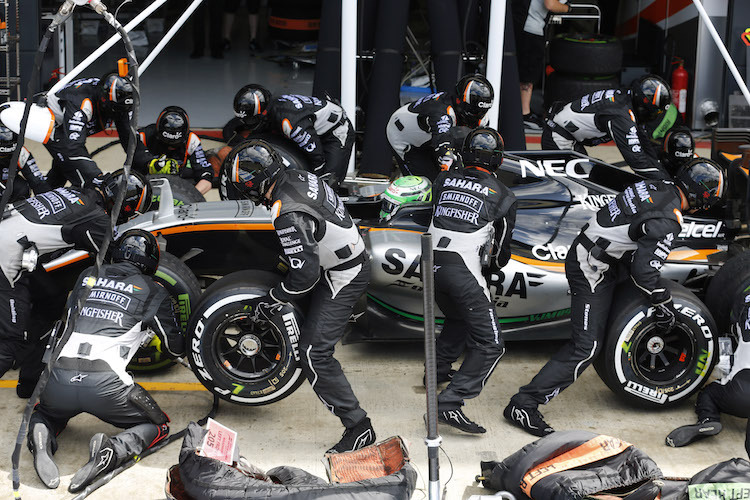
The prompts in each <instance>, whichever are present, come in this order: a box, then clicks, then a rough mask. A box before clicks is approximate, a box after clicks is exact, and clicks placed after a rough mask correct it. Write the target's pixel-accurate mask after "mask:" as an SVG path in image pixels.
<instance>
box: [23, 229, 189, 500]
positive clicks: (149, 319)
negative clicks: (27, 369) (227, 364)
mask: <svg viewBox="0 0 750 500" xmlns="http://www.w3.org/2000/svg"><path fill="white" fill-rule="evenodd" d="M111 260H112V263H111V264H106V265H104V266H102V268H101V271H100V273H99V277H98V279H97V280H96V282H95V283H88V282H89V280H92V281H93V280H94V267H89V268H88V269H86V270H85V271H83V273H81V275H80V276H79V278H78V281H77V282H76V287H75V288H74V289H73V292H72V293H71V294H70V297H69V298H68V305H67V306H68V319H67V321H68V322H70V321H72V319H71V316H73V315H76V317H77V319H76V320H75V323H74V324H75V326H74V328H75V329H74V330H73V332H72V333H71V335H70V337H69V338H68V340H67V342H66V343H65V345H64V346H63V347H62V350H61V351H60V355H59V357H58V358H57V360H56V361H55V364H54V367H53V368H52V372H51V375H50V379H49V381H48V383H47V385H46V387H45V389H44V392H42V395H41V398H40V403H39V405H38V406H37V407H36V408H35V410H34V413H33V414H32V416H31V420H30V422H29V435H28V446H29V450H31V453H32V454H33V455H34V468H35V469H36V472H37V474H38V475H39V478H40V479H41V480H42V482H43V483H44V484H45V486H47V487H48V488H57V486H58V485H59V484H60V475H59V472H58V469H57V465H56V464H55V462H54V460H53V459H52V455H53V454H54V453H55V452H56V451H57V436H58V435H59V434H60V432H62V430H63V429H64V428H65V426H66V425H67V424H68V421H69V420H70V419H71V418H73V417H75V416H76V415H78V414H80V413H89V414H91V415H94V416H95V417H97V418H99V419H101V420H103V421H105V422H107V423H110V424H112V425H115V426H117V427H120V428H121V429H126V430H125V431H123V432H121V433H119V434H117V435H116V436H113V437H111V438H110V437H107V435H106V434H103V433H97V434H95V435H94V436H93V437H92V438H91V442H90V443H89V458H90V460H89V462H88V463H87V464H86V465H84V466H83V467H82V468H81V469H79V470H78V472H76V473H75V475H74V476H73V479H71V481H70V486H69V488H68V490H69V491H70V492H71V493H76V492H78V491H81V490H82V489H83V488H84V487H86V486H87V485H88V484H90V483H91V482H92V481H93V480H94V479H95V478H96V477H98V476H100V475H102V474H106V473H107V472H109V471H111V470H112V469H114V468H115V467H117V466H118V465H119V464H121V463H122V462H124V461H125V460H127V459H129V458H131V457H132V456H134V455H138V454H140V453H142V452H143V451H144V450H146V449H148V448H150V447H152V446H154V445H155V444H156V443H158V442H159V441H161V440H162V439H164V438H165V437H166V436H167V434H168V433H169V426H168V425H167V422H169V417H167V415H166V413H164V412H163V411H162V410H161V408H159V405H158V404H157V403H156V401H154V399H153V398H152V397H151V395H150V394H149V393H148V392H147V391H146V390H145V389H144V388H143V387H141V386H140V385H138V384H136V383H134V382H133V378H132V377H131V376H130V374H129V373H128V372H127V371H126V366H127V364H128V363H129V362H130V359H131V358H132V357H133V356H134V355H135V353H136V352H137V351H138V348H139V347H140V346H141V345H143V344H144V343H148V341H149V340H151V337H152V336H153V335H152V332H153V334H155V335H157V336H158V337H159V339H160V340H161V341H162V346H164V348H165V351H166V354H167V355H168V356H171V357H174V358H177V357H180V356H182V355H184V353H185V340H184V337H183V335H182V333H181V332H180V329H179V327H178V326H177V322H176V320H175V315H174V309H173V306H172V299H171V298H170V296H169V294H168V293H167V291H166V290H165V289H164V287H162V286H161V285H160V284H158V283H156V282H155V281H154V280H153V278H152V275H153V274H154V273H155V272H156V268H157V267H158V265H159V245H158V244H157V242H156V238H155V237H154V236H153V235H152V234H151V233H149V232H147V231H144V230H142V229H131V230H129V231H126V232H125V233H124V234H123V235H122V236H121V237H120V238H119V239H118V241H117V242H116V243H115V244H114V249H113V250H112V257H111ZM88 288H90V292H89V291H88ZM79 300H83V303H82V304H81V306H80V309H79V308H78V306H77V302H78V301H79Z"/></svg>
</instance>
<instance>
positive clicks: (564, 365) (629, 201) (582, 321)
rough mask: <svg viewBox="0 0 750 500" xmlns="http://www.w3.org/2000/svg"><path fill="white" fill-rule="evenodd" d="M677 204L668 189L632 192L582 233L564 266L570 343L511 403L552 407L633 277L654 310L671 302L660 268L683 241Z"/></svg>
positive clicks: (595, 345)
mask: <svg viewBox="0 0 750 500" xmlns="http://www.w3.org/2000/svg"><path fill="white" fill-rule="evenodd" d="M681 220H682V214H681V213H680V196H679V193H678V190H677V187H676V186H675V185H674V184H673V183H672V182H670V181H662V180H651V181H649V180H645V181H640V182H637V183H635V184H633V185H631V186H629V187H628V188H627V189H625V191H623V192H622V193H620V194H618V195H617V196H616V197H615V198H614V199H613V200H612V201H610V202H609V204H608V205H606V206H604V207H602V208H601V209H599V211H598V212H597V213H596V215H595V216H594V217H592V218H591V220H590V221H589V222H588V223H587V224H585V225H584V226H583V229H582V230H581V232H580V234H579V235H578V236H577V237H576V239H575V240H573V243H572V245H571V247H570V251H569V252H568V256H567V258H566V260H565V274H566V277H567V278H568V284H569V285H570V293H571V295H572V297H571V309H570V323H571V328H572V335H571V338H570V340H569V341H568V342H567V343H566V344H565V345H564V346H563V347H562V348H561V349H560V350H559V351H558V352H557V353H556V354H555V355H554V356H552V359H550V360H549V361H548V362H547V364H546V365H544V367H542V369H541V370H540V371H539V373H538V374H537V375H536V376H535V377H534V378H533V380H532V381H531V382H530V383H529V384H528V385H526V386H524V387H521V388H520V389H519V392H518V394H516V395H515V396H513V398H512V400H511V402H512V403H515V404H516V406H518V407H519V408H536V407H537V406H538V405H540V404H546V403H548V402H549V401H550V400H551V399H552V398H554V397H555V396H557V395H558V394H559V393H560V392H561V391H563V390H564V389H565V388H567V387H568V386H569V385H570V384H572V383H573V382H575V380H576V379H577V378H578V377H579V376H580V375H581V373H582V372H583V370H585V369H586V367H588V366H589V365H590V364H591V362H592V361H593V360H594V358H595V357H596V354H597V352H598V351H599V349H600V348H601V345H602V342H603V341H604V336H605V334H606V327H607V318H608V316H609V310H610V307H611V305H612V297H613V294H614V291H615V286H616V285H617V283H618V282H619V281H621V280H622V279H624V278H626V276H625V275H624V274H623V273H622V272H621V269H622V268H623V267H626V268H628V269H629V270H628V274H629V276H630V278H631V279H632V280H633V282H634V283H635V285H636V286H637V287H638V289H640V290H641V292H643V294H644V295H645V296H647V297H648V299H649V301H650V302H651V303H652V304H660V303H664V302H666V301H668V300H670V298H671V294H670V292H669V289H668V288H667V287H666V279H665V278H662V277H661V268H662V265H663V264H664V261H665V260H666V259H667V256H668V255H669V252H670V251H671V248H672V243H673V242H674V240H675V238H677V235H679V234H680V229H681V226H680V221H681Z"/></svg>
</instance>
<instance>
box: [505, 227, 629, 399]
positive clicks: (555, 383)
mask: <svg viewBox="0 0 750 500" xmlns="http://www.w3.org/2000/svg"><path fill="white" fill-rule="evenodd" d="M565 275H566V277H567V278H568V284H569V285H570V292H571V295H572V298H571V306H570V326H571V329H572V335H571V338H570V340H569V341H568V342H567V343H566V344H565V345H564V346H563V347H562V348H561V349H560V350H559V351H558V352H557V353H556V354H555V355H554V356H552V358H551V359H550V360H549V361H548V362H547V364H545V365H544V366H543V367H542V369H541V370H540V371H539V373H537V374H536V376H535V377H534V378H533V379H532V380H531V382H529V383H528V384H527V385H525V386H523V387H521V388H520V389H519V390H518V393H517V394H516V395H515V396H513V398H512V399H511V400H512V402H513V403H515V404H516V405H517V406H520V407H523V408H536V407H537V406H538V405H540V404H546V403H549V402H550V400H552V398H554V397H555V396H557V395H558V394H559V393H560V392H562V391H563V390H565V389H566V388H567V387H568V386H570V385H571V384H572V383H573V382H575V381H576V379H578V377H579V376H580V375H581V373H583V370H585V369H586V368H587V367H588V366H589V365H590V364H591V363H592V362H593V360H594V359H595V358H596V355H597V353H598V352H599V351H600V349H601V346H602V343H603V340H604V336H605V335H606V331H607V318H608V316H609V309H610V307H611V305H612V297H613V295H614V291H615V286H616V285H617V283H618V269H617V268H615V267H610V266H609V265H608V264H606V263H604V262H601V261H599V260H596V259H594V258H593V257H592V256H590V255H589V253H588V251H587V250H586V249H585V248H584V247H583V245H581V244H580V243H579V241H578V238H576V239H575V240H574V241H573V244H572V245H571V247H570V251H569V252H568V257H567V259H566V260H565Z"/></svg>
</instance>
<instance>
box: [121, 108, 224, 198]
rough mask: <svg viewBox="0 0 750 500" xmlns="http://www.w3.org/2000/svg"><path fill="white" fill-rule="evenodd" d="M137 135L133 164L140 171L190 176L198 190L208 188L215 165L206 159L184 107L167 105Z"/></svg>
mask: <svg viewBox="0 0 750 500" xmlns="http://www.w3.org/2000/svg"><path fill="white" fill-rule="evenodd" d="M138 137H139V139H140V141H141V144H139V145H138V146H139V147H138V150H137V153H136V155H135V158H134V159H133V167H134V168H136V169H137V170H138V171H139V172H141V173H144V174H165V175H179V176H180V177H182V178H192V179H193V181H194V182H195V189H197V190H198V191H199V192H200V193H201V194H206V193H208V192H209V191H210V190H211V181H212V180H213V178H214V169H213V167H212V166H211V164H210V163H209V162H208V160H207V159H206V153H205V152H204V151H203V145H202V144H201V140H200V138H199V137H198V136H197V135H195V134H194V133H193V132H191V131H190V119H189V117H188V114H187V112H186V111H185V110H184V109H182V108H181V107H179V106H167V107H166V108H164V109H163V110H162V111H161V113H159V117H158V118H157V119H156V123H152V124H151V125H147V126H145V127H143V128H142V129H140V130H139V131H138ZM143 147H145V148H146V150H144V149H143Z"/></svg>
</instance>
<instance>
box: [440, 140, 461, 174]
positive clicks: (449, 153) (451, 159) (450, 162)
mask: <svg viewBox="0 0 750 500" xmlns="http://www.w3.org/2000/svg"><path fill="white" fill-rule="evenodd" d="M435 159H436V161H437V165H438V170H440V171H441V172H444V171H448V170H458V169H460V168H461V167H463V161H462V160H461V155H460V154H458V152H457V151H456V150H455V149H453V147H451V146H450V145H449V144H448V143H443V144H440V145H439V146H438V147H437V148H435Z"/></svg>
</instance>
